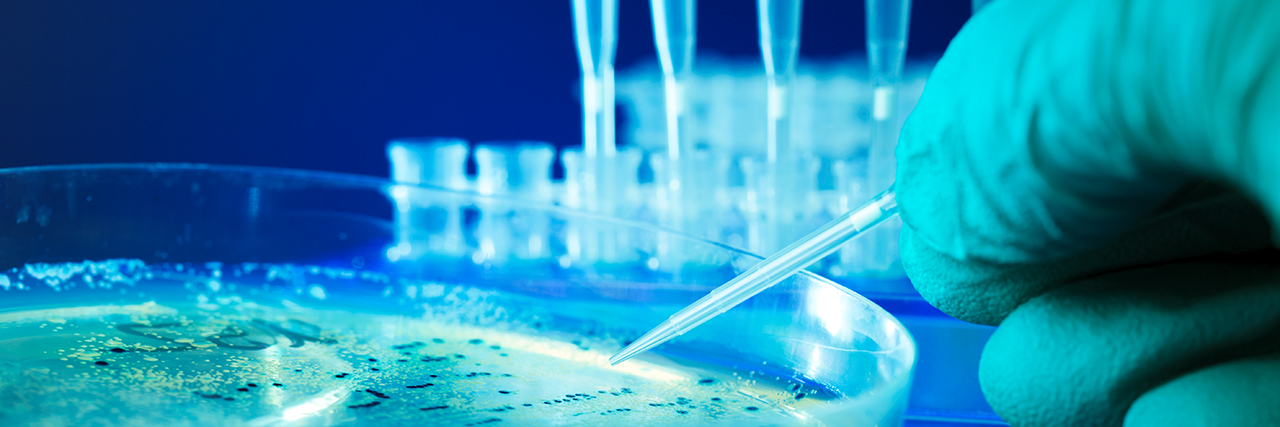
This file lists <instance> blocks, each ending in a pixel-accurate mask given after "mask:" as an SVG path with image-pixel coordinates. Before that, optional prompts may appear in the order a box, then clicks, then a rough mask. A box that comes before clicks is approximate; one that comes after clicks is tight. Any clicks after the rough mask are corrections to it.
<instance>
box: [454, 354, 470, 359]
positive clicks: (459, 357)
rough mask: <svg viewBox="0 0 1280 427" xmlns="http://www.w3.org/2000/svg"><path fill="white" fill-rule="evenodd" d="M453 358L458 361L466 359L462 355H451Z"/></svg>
mask: <svg viewBox="0 0 1280 427" xmlns="http://www.w3.org/2000/svg"><path fill="white" fill-rule="evenodd" d="M453 357H454V358H458V359H466V358H467V356H463V355H461V354H455V355H453Z"/></svg>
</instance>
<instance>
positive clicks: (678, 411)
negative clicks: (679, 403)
mask: <svg viewBox="0 0 1280 427" xmlns="http://www.w3.org/2000/svg"><path fill="white" fill-rule="evenodd" d="M676 413H677V414H680V415H685V414H688V413H689V411H686V410H683V409H677V410H676Z"/></svg>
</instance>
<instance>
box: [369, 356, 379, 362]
mask: <svg viewBox="0 0 1280 427" xmlns="http://www.w3.org/2000/svg"><path fill="white" fill-rule="evenodd" d="M369 361H370V362H377V361H378V359H374V358H372V357H370V358H369Z"/></svg>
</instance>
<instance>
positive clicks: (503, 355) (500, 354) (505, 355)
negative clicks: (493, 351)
mask: <svg viewBox="0 0 1280 427" xmlns="http://www.w3.org/2000/svg"><path fill="white" fill-rule="evenodd" d="M498 355H499V356H502V357H507V354H506V353H498Z"/></svg>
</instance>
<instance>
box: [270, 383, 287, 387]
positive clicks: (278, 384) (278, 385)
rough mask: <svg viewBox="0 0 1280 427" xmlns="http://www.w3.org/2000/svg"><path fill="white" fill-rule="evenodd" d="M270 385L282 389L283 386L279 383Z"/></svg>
mask: <svg viewBox="0 0 1280 427" xmlns="http://www.w3.org/2000/svg"><path fill="white" fill-rule="evenodd" d="M271 385H273V386H276V387H284V384H280V383H271Z"/></svg>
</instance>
